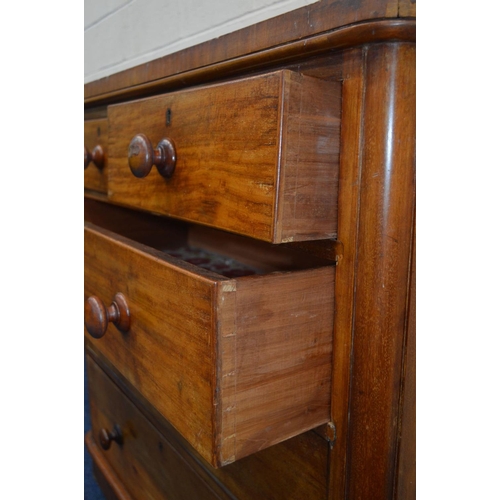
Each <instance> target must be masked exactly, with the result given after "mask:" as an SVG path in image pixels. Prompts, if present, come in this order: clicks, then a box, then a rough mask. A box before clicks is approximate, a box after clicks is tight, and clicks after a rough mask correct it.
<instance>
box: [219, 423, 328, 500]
mask: <svg viewBox="0 0 500 500" xmlns="http://www.w3.org/2000/svg"><path fill="white" fill-rule="evenodd" d="M213 474H214V476H216V477H217V478H218V479H219V480H220V481H221V482H222V483H223V484H224V485H226V486H227V488H229V489H230V490H231V491H232V492H233V493H234V495H235V496H236V498H238V499H239V500H255V499H256V498H266V499H267V498H270V499H273V500H304V499H308V500H325V499H326V498H327V477H328V443H327V442H326V441H325V440H324V439H322V438H321V437H319V436H318V435H316V434H315V433H314V432H313V431H310V432H306V433H304V434H300V435H298V436H296V437H294V438H291V439H288V440H286V441H283V442H282V443H279V444H277V445H275V446H271V447H270V448H267V449H265V450H262V451H259V452H257V453H255V454H253V455H250V456H248V457H245V458H242V459H241V460H238V461H236V462H234V463H232V464H229V465H227V466H226V467H222V468H221V469H215V470H213Z"/></svg>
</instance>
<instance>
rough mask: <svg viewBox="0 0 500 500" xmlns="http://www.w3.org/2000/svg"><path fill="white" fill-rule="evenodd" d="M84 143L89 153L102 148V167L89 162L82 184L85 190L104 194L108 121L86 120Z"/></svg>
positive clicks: (102, 119)
mask: <svg viewBox="0 0 500 500" xmlns="http://www.w3.org/2000/svg"><path fill="white" fill-rule="evenodd" d="M84 142H85V147H86V148H87V151H88V152H89V153H91V152H92V151H93V150H94V148H95V147H96V146H97V145H100V146H101V147H102V148H103V151H104V167H103V168H97V167H96V165H95V164H94V163H93V162H91V163H90V165H89V166H88V167H87V168H86V169H85V172H84V174H83V175H84V179H83V184H84V186H85V187H86V188H87V189H93V190H95V191H100V192H102V193H106V192H107V191H108V120H107V119H106V118H99V119H95V120H86V121H85V123H84Z"/></svg>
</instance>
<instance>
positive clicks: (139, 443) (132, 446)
mask: <svg viewBox="0 0 500 500" xmlns="http://www.w3.org/2000/svg"><path fill="white" fill-rule="evenodd" d="M86 362H87V372H88V377H89V393H90V394H89V396H90V397H89V400H90V411H91V418H92V431H91V435H92V440H90V442H89V440H87V446H88V447H89V449H90V452H91V453H92V456H93V458H94V461H95V462H96V464H99V463H100V462H102V459H104V460H105V461H106V462H107V463H108V464H109V466H107V467H106V464H102V465H101V468H102V469H104V470H105V471H106V470H109V468H110V467H111V469H112V473H114V475H116V476H117V479H118V481H119V482H121V483H122V484H123V486H124V488H125V490H126V493H125V494H124V493H122V494H121V495H120V497H123V496H125V498H130V496H131V497H132V498H134V499H137V500H143V499H158V500H163V499H164V498H175V499H177V500H193V499H196V498H199V499H207V500H216V499H227V500H230V499H233V498H234V497H233V496H231V495H228V494H224V491H223V490H222V489H221V487H219V486H218V485H217V484H216V483H215V482H210V481H207V480H206V479H205V480H202V479H201V478H200V477H199V476H197V475H196V474H195V473H193V470H192V468H191V467H190V466H189V465H188V464H187V463H186V462H185V461H184V460H183V459H182V457H181V455H180V454H179V453H178V452H177V450H176V449H175V448H174V447H173V445H172V444H171V443H170V442H169V441H168V440H167V439H166V438H165V437H164V436H163V435H162V434H161V433H160V432H159V431H158V429H157V428H156V427H155V426H154V425H153V424H152V423H151V422H150V421H149V420H148V419H147V418H146V417H145V416H144V414H143V413H141V411H140V410H139V409H138V408H137V407H136V406H135V405H134V404H133V403H132V402H131V401H130V400H129V399H128V398H127V397H126V396H125V395H124V394H123V392H121V391H120V389H119V388H118V387H117V386H116V385H115V384H114V383H113V382H112V381H111V380H110V379H109V378H108V376H107V375H106V374H105V373H104V371H103V370H102V369H101V368H100V367H99V366H98V365H97V364H96V363H95V362H94V361H93V360H92V358H90V357H89V356H87V357H86ZM114 430H115V432H116V430H118V431H119V434H117V435H119V438H118V441H119V442H117V441H116V440H111V441H108V443H107V442H106V441H104V447H103V444H101V439H102V438H101V435H100V434H102V433H103V431H105V432H106V433H107V434H108V436H110V435H112V433H113V431H114ZM108 444H109V448H107V446H108ZM105 448H107V449H105ZM96 459H97V460H96ZM122 491H123V488H122Z"/></svg>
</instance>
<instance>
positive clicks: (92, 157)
mask: <svg viewBox="0 0 500 500" xmlns="http://www.w3.org/2000/svg"><path fill="white" fill-rule="evenodd" d="M90 162H94V165H95V166H96V167H97V168H99V169H101V168H103V167H104V149H102V146H99V145H97V146H96V147H95V148H94V149H93V150H92V153H89V152H88V150H87V148H86V147H85V146H83V164H84V168H87V167H88V166H89V164H90Z"/></svg>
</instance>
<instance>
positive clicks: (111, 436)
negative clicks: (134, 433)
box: [99, 424, 123, 450]
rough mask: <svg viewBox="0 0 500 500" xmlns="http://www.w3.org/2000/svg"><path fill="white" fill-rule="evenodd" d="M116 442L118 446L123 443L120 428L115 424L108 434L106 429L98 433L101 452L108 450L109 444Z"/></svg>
mask: <svg viewBox="0 0 500 500" xmlns="http://www.w3.org/2000/svg"><path fill="white" fill-rule="evenodd" d="M113 441H116V442H117V443H118V444H122V443H123V434H122V430H121V429H120V426H119V425H117V424H115V425H114V427H113V430H112V431H111V432H109V431H108V430H107V429H104V428H103V429H101V430H100V431H99V442H100V443H101V447H102V449H103V450H109V447H110V446H111V443H112V442H113Z"/></svg>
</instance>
